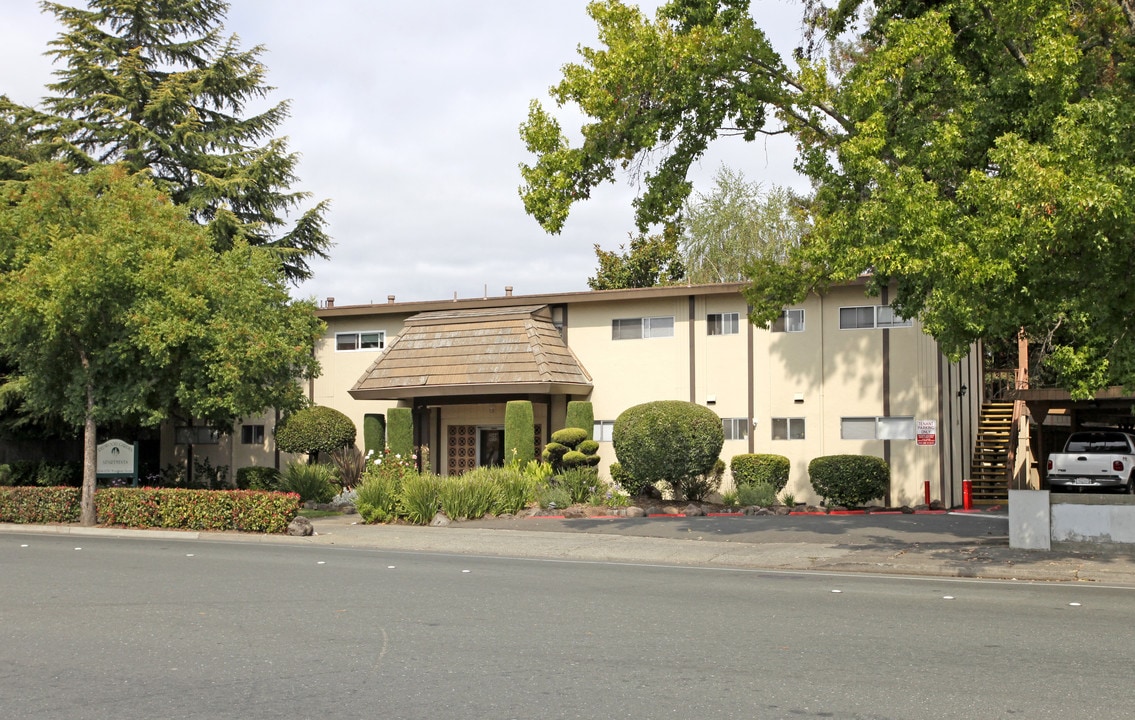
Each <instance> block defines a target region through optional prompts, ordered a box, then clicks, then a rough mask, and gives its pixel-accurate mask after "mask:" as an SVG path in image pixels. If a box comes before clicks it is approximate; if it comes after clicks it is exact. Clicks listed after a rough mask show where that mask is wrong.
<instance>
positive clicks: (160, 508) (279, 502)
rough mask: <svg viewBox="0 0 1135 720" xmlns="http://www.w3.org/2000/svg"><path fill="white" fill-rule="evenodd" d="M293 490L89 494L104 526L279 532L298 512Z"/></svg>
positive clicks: (138, 490) (118, 490) (143, 490)
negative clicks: (287, 491) (91, 495)
mask: <svg viewBox="0 0 1135 720" xmlns="http://www.w3.org/2000/svg"><path fill="white" fill-rule="evenodd" d="M299 503H300V499H299V496H298V495H296V494H294V493H278V492H258V491H247V490H186V489H180V488H108V489H104V490H99V491H98V493H96V496H95V504H96V505H97V506H98V514H99V517H100V518H101V520H102V522H103V523H104V524H106V525H123V526H126V527H143V528H145V527H163V528H178V529H185V530H239V531H242V532H258V533H280V532H284V531H285V530H286V529H287V528H288V523H290V522H291V521H292V519H293V518H295V516H296V514H297V512H298V511H299Z"/></svg>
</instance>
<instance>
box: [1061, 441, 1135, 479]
mask: <svg viewBox="0 0 1135 720" xmlns="http://www.w3.org/2000/svg"><path fill="white" fill-rule="evenodd" d="M1133 468H1135V435H1133V434H1132V433H1129V432H1126V431H1120V430H1092V431H1090V432H1076V433H1072V434H1071V435H1069V436H1068V442H1066V443H1065V444H1064V452H1062V453H1053V454H1052V455H1049V456H1048V486H1049V487H1050V488H1052V489H1053V490H1056V489H1058V488H1059V489H1064V488H1067V489H1073V488H1076V489H1080V488H1119V489H1121V490H1123V491H1124V492H1126V493H1135V473H1133V472H1132V469H1133Z"/></svg>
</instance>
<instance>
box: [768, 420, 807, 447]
mask: <svg viewBox="0 0 1135 720" xmlns="http://www.w3.org/2000/svg"><path fill="white" fill-rule="evenodd" d="M777 420H784V421H785V427H784V430H785V435H786V437H782V438H778V437H775V436H774V435H773V433H775V432H776V421H777ZM796 423H799V424H800V425H801V426H802V429H803V432H802V433H801V437H792V426H793V425H795V424H796ZM769 428H770V432H769V437H770V438H771V439H772V440H773V441H774V442H780V441H798V440H806V439H807V438H808V424H807V423H806V422H805V421H804V418H802V417H774V418H772V422H770V423H769Z"/></svg>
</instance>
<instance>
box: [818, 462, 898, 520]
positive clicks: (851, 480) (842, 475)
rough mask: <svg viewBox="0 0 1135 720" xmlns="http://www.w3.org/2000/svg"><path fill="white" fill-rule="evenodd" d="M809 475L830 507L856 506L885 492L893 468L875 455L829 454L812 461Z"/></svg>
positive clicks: (881, 495) (883, 494)
mask: <svg viewBox="0 0 1135 720" xmlns="http://www.w3.org/2000/svg"><path fill="white" fill-rule="evenodd" d="M808 477H809V479H810V480H811V482H812V487H813V488H814V489H815V491H816V493H817V494H819V495H820V496H821V497H823V498H824V499H825V500H826V501H827V504H828V506H829V507H830V506H832V505H842V506H845V507H855V506H857V505H863V504H865V503H867V502H869V501H871V500H874V499H876V498H880V497H883V496H885V495H886V494H887V485H888V484H889V483H890V479H891V471H890V468H889V467H887V463H886V461H885V460H883V459H882V458H877V457H874V456H871V455H826V456H824V457H818V458H816V459H814V460H813V461H812V462H810V463H808Z"/></svg>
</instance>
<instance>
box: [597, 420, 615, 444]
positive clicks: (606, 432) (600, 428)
mask: <svg viewBox="0 0 1135 720" xmlns="http://www.w3.org/2000/svg"><path fill="white" fill-rule="evenodd" d="M614 430H615V421H614V420H596V421H595V427H594V429H593V432H592V433H591V437H593V438H595V441H596V442H611V433H612V432H614Z"/></svg>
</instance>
